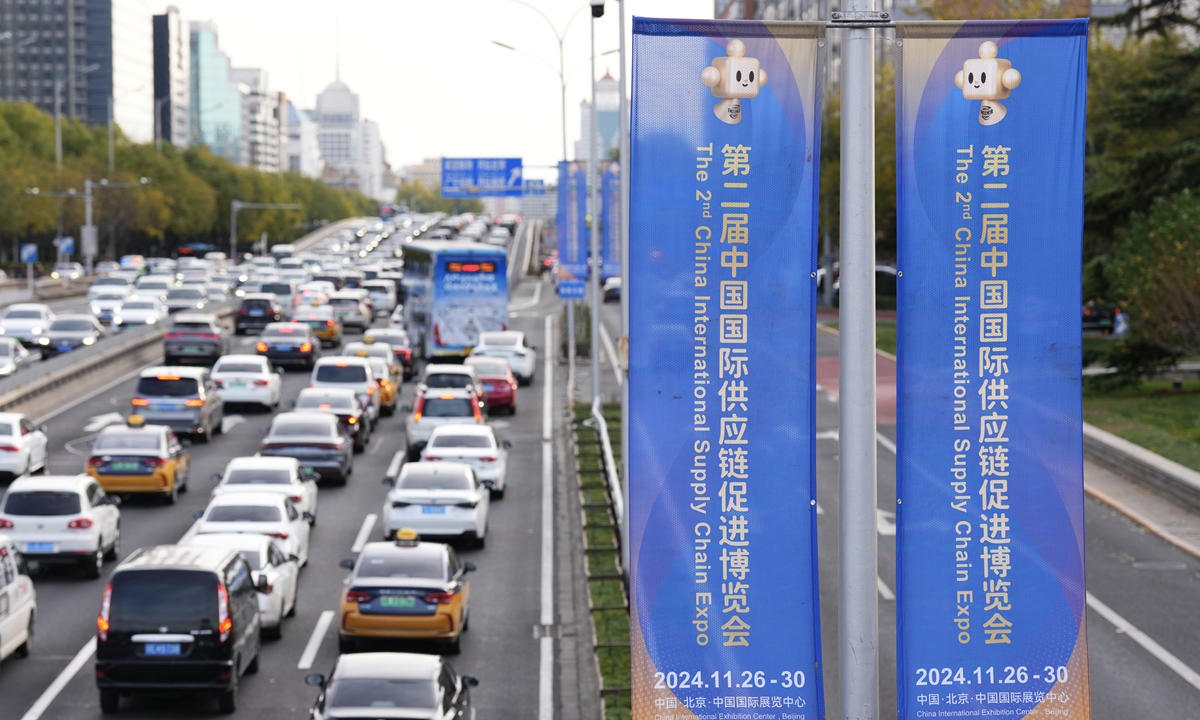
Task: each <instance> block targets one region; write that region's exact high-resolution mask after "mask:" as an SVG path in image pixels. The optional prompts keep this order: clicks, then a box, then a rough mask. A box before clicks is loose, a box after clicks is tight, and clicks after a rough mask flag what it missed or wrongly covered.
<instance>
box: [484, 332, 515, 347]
mask: <svg viewBox="0 0 1200 720" xmlns="http://www.w3.org/2000/svg"><path fill="white" fill-rule="evenodd" d="M480 340H481V341H482V342H483V344H484V345H516V344H517V336H516V335H509V334H508V333H495V334H493V333H484V334H483V336H482V337H481V338H480Z"/></svg>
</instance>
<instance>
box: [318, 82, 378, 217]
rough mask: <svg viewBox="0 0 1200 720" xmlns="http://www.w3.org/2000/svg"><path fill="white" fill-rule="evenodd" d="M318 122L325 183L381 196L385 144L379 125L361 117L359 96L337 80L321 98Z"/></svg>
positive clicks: (320, 95) (319, 96) (322, 93)
mask: <svg viewBox="0 0 1200 720" xmlns="http://www.w3.org/2000/svg"><path fill="white" fill-rule="evenodd" d="M315 119H316V121H317V145H318V146H319V148H320V150H321V157H322V158H323V159H324V160H325V170H324V172H323V174H322V177H323V178H324V180H325V182H326V183H327V184H329V185H333V186H334V187H339V188H343V189H347V190H357V191H359V192H361V193H362V194H364V195H366V196H368V197H378V195H379V193H380V190H381V188H382V185H383V143H382V141H381V140H380V139H379V126H378V125H376V124H375V123H374V122H372V121H370V120H363V119H362V118H361V116H360V113H359V105H358V95H357V94H356V93H354V92H352V91H351V90H350V88H349V87H348V86H347V85H346V84H345V83H343V82H342V81H341V80H340V79H338V80H334V81H333V82H332V83H330V84H329V86H328V87H327V88H325V89H324V90H323V91H322V92H321V93H320V94H319V95H317V111H316V118H315Z"/></svg>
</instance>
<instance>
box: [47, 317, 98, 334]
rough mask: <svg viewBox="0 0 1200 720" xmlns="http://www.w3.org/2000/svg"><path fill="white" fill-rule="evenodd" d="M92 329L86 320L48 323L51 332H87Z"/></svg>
mask: <svg viewBox="0 0 1200 720" xmlns="http://www.w3.org/2000/svg"><path fill="white" fill-rule="evenodd" d="M94 329H95V328H93V327H92V324H91V323H90V322H88V321H87V320H55V321H54V322H52V323H50V331H51V332H87V331H89V330H94Z"/></svg>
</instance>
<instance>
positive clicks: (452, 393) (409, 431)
mask: <svg viewBox="0 0 1200 720" xmlns="http://www.w3.org/2000/svg"><path fill="white" fill-rule="evenodd" d="M404 410H405V412H408V413H409V416H408V420H407V422H406V424H405V427H404V434H405V442H406V443H407V450H406V452H407V453H408V458H409V459H410V460H416V459H417V458H419V457H420V455H421V450H423V449H424V448H425V445H426V443H428V442H429V438H430V436H431V435H433V430H434V428H436V427H437V426H438V425H449V424H454V423H464V424H469V423H472V422H474V423H475V424H478V425H482V424H483V422H484V419H483V413H482V412H481V411H480V409H479V403H478V402H477V399H476V396H475V394H474V392H472V391H470V390H463V389H453V390H451V389H443V390H432V389H430V390H425V391H423V392H422V391H418V392H417V399H416V404H415V405H413V406H412V407H411V408H409V407H405V408H404Z"/></svg>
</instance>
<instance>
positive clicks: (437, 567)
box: [354, 551, 446, 580]
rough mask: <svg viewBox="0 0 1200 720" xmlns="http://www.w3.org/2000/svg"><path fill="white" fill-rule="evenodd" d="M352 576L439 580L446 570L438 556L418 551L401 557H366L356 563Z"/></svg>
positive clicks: (443, 576) (444, 575)
mask: <svg viewBox="0 0 1200 720" xmlns="http://www.w3.org/2000/svg"><path fill="white" fill-rule="evenodd" d="M354 574H355V576H356V577H359V578H398V579H403V578H424V579H430V580H441V579H443V578H445V577H446V570H445V564H444V563H443V561H442V558H441V556H440V555H435V554H433V553H428V552H419V551H418V552H413V553H404V554H402V555H376V556H371V555H367V556H365V557H363V559H362V560H360V561H359V562H358V570H357V571H356V572H355V573H354Z"/></svg>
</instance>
